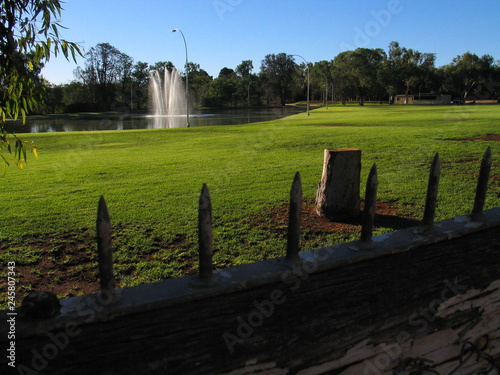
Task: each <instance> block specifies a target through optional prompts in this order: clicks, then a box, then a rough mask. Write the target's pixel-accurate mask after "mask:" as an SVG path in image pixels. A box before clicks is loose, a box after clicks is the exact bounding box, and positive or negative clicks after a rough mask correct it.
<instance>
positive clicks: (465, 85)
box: [443, 52, 495, 100]
mask: <svg viewBox="0 0 500 375" xmlns="http://www.w3.org/2000/svg"><path fill="white" fill-rule="evenodd" d="M443 71H444V83H443V88H444V89H445V90H448V91H451V92H452V93H453V94H455V95H457V96H460V97H461V98H462V99H464V100H465V98H467V96H469V95H470V94H472V95H473V96H474V97H477V96H478V95H479V94H480V93H481V90H482V89H483V86H486V85H487V82H488V79H489V77H490V76H491V75H492V74H493V73H494V71H495V60H494V59H493V57H492V56H490V55H483V56H482V57H478V56H477V55H476V54H473V53H470V52H466V53H464V54H463V55H461V56H457V57H455V58H454V59H453V61H452V62H451V64H449V65H446V66H444V67H443Z"/></svg>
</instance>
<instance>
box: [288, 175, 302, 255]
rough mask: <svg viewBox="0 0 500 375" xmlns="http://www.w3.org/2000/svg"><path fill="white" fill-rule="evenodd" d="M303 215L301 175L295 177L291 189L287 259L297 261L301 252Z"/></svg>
mask: <svg viewBox="0 0 500 375" xmlns="http://www.w3.org/2000/svg"><path fill="white" fill-rule="evenodd" d="M301 214H302V182H301V180H300V173H299V172H297V173H295V177H294V180H293V183H292V188H291V189H290V210H289V214H288V233H287V245H286V258H287V259H288V260H296V259H297V258H298V257H299V251H300V220H301Z"/></svg>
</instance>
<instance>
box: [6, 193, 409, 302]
mask: <svg viewBox="0 0 500 375" xmlns="http://www.w3.org/2000/svg"><path fill="white" fill-rule="evenodd" d="M400 212H401V210H400V209H399V207H398V204H397V202H378V203H377V216H376V223H375V224H376V226H379V227H388V228H393V229H394V230H397V229H401V228H404V227H409V226H412V225H415V224H416V223H417V222H416V221H414V220H411V219H408V218H404V217H402V216H401V215H400ZM246 223H249V224H250V225H252V226H255V227H257V228H260V229H262V230H265V231H268V232H270V233H274V234H276V235H278V236H286V232H287V223H288V205H287V204H284V205H281V206H277V207H269V208H268V209H267V210H266V211H265V212H263V213H262V214H259V215H255V216H252V217H250V218H248V220H247V221H246ZM360 230H361V225H360V223H359V222H340V221H339V222H336V221H331V220H329V219H327V218H325V217H320V216H318V215H317V214H316V212H315V204H314V200H313V199H310V200H305V201H304V203H303V212H302V226H301V231H302V234H303V236H304V237H307V236H311V235H314V236H321V235H326V234H329V233H332V232H337V233H343V234H356V233H359V231H360ZM75 238H77V239H75ZM8 246H9V245H8V244H5V245H4V246H0V251H2V252H4V251H8ZM23 246H25V247H26V248H30V249H32V250H34V251H36V252H37V253H38V254H39V259H38V261H37V262H32V263H31V264H25V265H23V264H18V265H16V272H17V273H18V285H20V286H21V285H22V286H23V290H22V291H20V292H19V294H20V296H19V297H20V298H22V296H23V295H26V294H27V293H28V292H30V291H32V290H36V291H48V292H52V293H55V294H57V295H58V296H60V297H72V296H76V295H82V294H90V293H95V292H98V291H99V280H98V270H97V269H98V267H97V255H96V249H95V239H94V235H93V234H92V231H91V230H88V229H87V230H84V231H83V233H82V232H79V233H76V232H75V233H64V234H62V235H60V236H59V237H58V238H40V237H37V238H34V237H26V238H25V239H23ZM158 246H160V247H162V248H166V247H168V248H169V249H170V248H171V250H172V251H176V250H179V249H180V248H185V247H186V244H185V243H184V242H183V241H182V240H179V241H177V242H174V243H172V244H169V245H164V244H163V245H162V244H160V243H159V244H158ZM176 246H177V247H178V248H179V249H177V248H176ZM142 257H143V258H144V259H143V260H144V261H146V260H148V258H151V255H150V254H143V255H142ZM185 260H186V267H185V268H184V269H183V273H184V274H192V273H193V272H195V264H194V262H195V260H193V259H185ZM132 274H133V273H132ZM18 302H20V301H18Z"/></svg>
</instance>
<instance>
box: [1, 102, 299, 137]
mask: <svg viewBox="0 0 500 375" xmlns="http://www.w3.org/2000/svg"><path fill="white" fill-rule="evenodd" d="M300 112H304V110H303V109H301V108H296V107H283V108H282V107H280V108H266V109H231V110H219V111H218V112H214V111H213V110H211V111H210V113H204V112H202V111H198V112H195V113H194V114H192V115H190V116H189V122H190V124H191V127H196V126H213V125H239V124H248V123H252V122H259V121H270V120H276V119H279V118H282V117H285V116H290V115H293V114H296V113H300ZM186 125H187V119H186V115H179V116H160V117H155V116H138V115H128V116H126V117H120V116H113V117H107V118H89V117H75V118H72V117H64V118H50V117H47V118H44V119H30V118H28V119H27V120H26V124H25V125H22V124H21V123H20V122H19V121H16V122H13V123H7V125H6V128H7V130H9V131H13V132H15V133H46V132H71V131H91V130H130V129H165V128H183V127H186Z"/></svg>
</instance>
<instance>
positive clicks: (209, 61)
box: [42, 0, 500, 83]
mask: <svg viewBox="0 0 500 375" xmlns="http://www.w3.org/2000/svg"><path fill="white" fill-rule="evenodd" d="M63 8H64V10H63V12H62V17H61V23H62V25H64V26H65V27H67V28H68V29H67V30H62V36H63V37H64V38H65V39H68V40H71V41H74V42H80V43H81V45H82V47H83V48H84V49H86V50H88V49H90V48H91V47H93V46H95V45H97V44H98V43H110V44H111V45H113V46H114V47H116V48H118V50H120V51H121V52H124V53H126V54H128V55H129V56H130V57H132V58H133V59H134V61H135V62H137V61H144V62H147V63H150V64H154V63H155V62H157V61H172V62H173V63H174V65H175V66H176V67H178V68H179V69H182V68H183V67H184V61H185V50H184V42H183V40H182V36H181V35H180V34H179V33H172V32H171V30H172V29H175V28H179V29H181V30H182V31H183V33H184V35H185V37H186V41H187V45H188V53H189V60H190V61H192V62H195V63H197V64H200V67H201V68H202V69H205V70H206V71H207V72H208V73H209V74H210V75H212V76H214V77H216V76H217V75H218V73H219V71H220V70H221V69H222V68H224V67H228V68H232V69H234V68H236V66H237V65H238V64H240V63H241V61H242V60H252V61H253V65H254V72H258V71H259V70H260V64H261V61H262V60H263V59H264V57H265V56H266V55H267V54H270V53H280V52H285V53H288V54H298V55H301V56H303V57H304V58H305V59H306V60H307V61H310V62H317V61H320V60H331V59H333V58H334V57H335V56H336V55H337V54H338V53H340V52H342V51H345V50H349V49H354V48H357V47H365V48H383V49H384V50H387V47H388V45H389V43H390V42H391V41H398V42H399V43H400V45H401V46H403V47H407V48H413V49H416V50H419V51H421V52H431V53H436V54H437V66H441V65H445V64H448V63H449V62H451V60H452V59H453V58H454V57H456V56H457V55H461V54H463V53H465V52H467V51H470V52H472V53H476V54H477V55H483V54H490V55H492V56H493V57H494V58H495V59H496V60H500V22H499V21H498V20H499V18H500V1H499V0H473V1H471V0H432V1H430V0H310V1H303V0H120V1H111V0H66V1H65V3H64V4H63ZM300 61H301V60H300V59H297V62H300ZM77 65H80V66H82V67H83V66H84V61H83V59H80V60H79V61H78V64H75V63H73V62H68V61H66V60H65V59H64V58H61V57H58V58H52V60H51V61H50V62H49V63H48V64H47V66H46V67H45V68H44V70H43V71H42V74H43V75H44V76H45V78H47V79H48V80H49V81H50V82H52V83H67V82H69V81H71V80H72V79H73V78H74V77H73V70H74V69H75V68H76V66H77Z"/></svg>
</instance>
